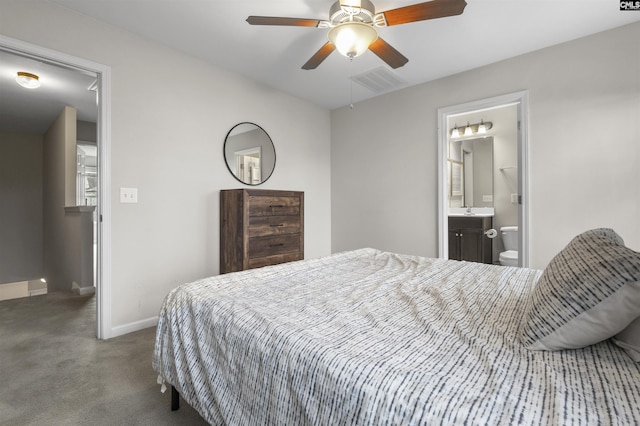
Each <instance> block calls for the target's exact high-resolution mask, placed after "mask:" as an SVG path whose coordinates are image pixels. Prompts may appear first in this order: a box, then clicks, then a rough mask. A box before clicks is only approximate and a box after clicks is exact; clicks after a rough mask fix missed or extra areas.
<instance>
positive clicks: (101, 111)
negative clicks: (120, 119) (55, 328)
mask: <svg viewBox="0 0 640 426" xmlns="http://www.w3.org/2000/svg"><path fill="white" fill-rule="evenodd" d="M0 48H1V49H3V50H6V51H9V52H13V53H16V54H18V55H23V56H28V57H31V58H34V59H37V60H41V61H43V62H47V63H49V64H52V65H58V66H63V67H67V68H71V69H78V70H83V71H89V72H92V73H95V74H96V75H97V77H98V82H97V87H98V123H97V146H98V205H97V210H96V212H97V215H98V216H97V219H98V244H97V251H98V253H97V265H96V266H97V269H98V271H97V274H96V283H95V285H96V336H97V338H98V339H108V338H110V337H112V328H111V318H112V317H111V315H112V312H111V196H110V194H111V67H109V66H107V65H103V64H99V63H97V62H93V61H89V60H87V59H83V58H79V57H76V56H72V55H68V54H66V53H62V52H58V51H56V50H52V49H48V48H45V47H41V46H37V45H35V44H31V43H27V42H24V41H21V40H16V39H13V38H10V37H6V36H3V35H1V34H0Z"/></svg>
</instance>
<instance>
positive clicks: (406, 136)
mask: <svg viewBox="0 0 640 426" xmlns="http://www.w3.org/2000/svg"><path fill="white" fill-rule="evenodd" d="M639 40H640V24H638V23H636V24H631V25H628V26H625V27H621V28H619V29H615V30H611V31H607V32H604V33H600V34H596V35H593V36H590V37H586V38H583V39H579V40H575V41H572V42H569V43H565V44H562V45H558V46H554V47H551V48H547V49H543V50H540V51H537V52H533V53H530V54H526V55H523V56H520V57H516V58H513V59H510V60H506V61H503V62H500V63H496V64H492V65H488V66H485V67H482V68H479V69H476V70H472V71H469V72H465V73H461V74H457V75H454V76H451V77H447V78H443V79H441V80H437V81H433V82H430V83H426V84H422V85H419V86H415V87H411V88H408V89H405V90H402V91H400V92H396V93H391V94H388V95H385V96H380V97H377V98H374V99H371V100H369V101H366V102H362V103H360V104H357V105H355V108H354V109H353V110H351V109H349V108H342V109H338V110H335V111H332V113H331V125H332V130H331V131H332V141H331V142H332V151H331V158H332V206H333V207H332V247H333V250H334V251H341V250H346V249H352V248H356V247H362V246H374V247H377V248H380V249H384V250H392V251H398V252H405V253H412V254H419V255H426V256H432V257H435V256H437V254H438V253H437V248H438V233H437V209H438V206H437V199H438V198H437V164H438V163H437V134H438V133H437V109H438V108H440V107H448V106H452V105H458V104H463V103H467V102H471V101H476V100H481V99H486V98H491V97H494V96H498V95H503V94H507V93H515V92H518V91H521V90H528V91H529V94H530V98H529V100H530V104H529V105H530V122H529V124H530V127H529V129H530V130H529V133H530V134H529V145H530V167H531V168H530V178H531V179H530V206H531V208H530V219H531V232H530V254H531V258H530V265H531V266H532V267H536V268H543V267H544V266H546V264H547V263H548V261H549V260H550V259H551V257H553V256H554V255H555V254H556V253H557V252H558V251H559V250H560V249H561V248H562V247H563V246H564V245H565V244H566V243H567V242H568V241H569V240H570V239H571V238H572V237H573V236H575V235H576V234H578V233H580V232H582V231H584V230H586V229H589V228H594V227H601V226H605V227H611V228H613V229H615V230H616V231H617V232H618V233H619V234H620V235H621V236H622V237H623V238H624V239H625V242H626V243H627V245H628V246H630V247H632V248H634V249H635V250H640V221H638V217H639V215H640V195H638V190H637V189H636V186H637V185H638V182H640V142H639V141H640V138H639V136H640V131H639V129H640V120H638V117H640V48H639V43H640V42H639ZM407 66H411V62H409V63H408V64H407Z"/></svg>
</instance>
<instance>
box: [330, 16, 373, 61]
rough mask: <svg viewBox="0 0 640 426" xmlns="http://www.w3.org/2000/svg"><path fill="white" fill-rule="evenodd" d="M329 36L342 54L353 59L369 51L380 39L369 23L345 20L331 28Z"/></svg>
mask: <svg viewBox="0 0 640 426" xmlns="http://www.w3.org/2000/svg"><path fill="white" fill-rule="evenodd" d="M328 37H329V41H330V42H331V43H333V44H334V45H335V46H336V49H337V50H338V52H340V54H342V55H343V56H346V57H347V58H349V59H353V58H356V57H358V56H360V55H362V54H363V53H364V52H366V51H367V49H368V48H369V46H370V45H371V43H373V42H374V41H376V40H377V39H378V32H377V31H376V29H375V28H373V27H372V26H371V25H369V24H363V23H362V22H345V23H342V24H339V25H337V26H335V27H333V28H331V29H330V30H329V34H328Z"/></svg>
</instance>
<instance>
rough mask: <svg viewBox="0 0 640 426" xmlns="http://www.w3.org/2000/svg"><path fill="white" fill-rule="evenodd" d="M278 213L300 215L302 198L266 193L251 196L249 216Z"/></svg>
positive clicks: (275, 214) (274, 214)
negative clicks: (265, 194)
mask: <svg viewBox="0 0 640 426" xmlns="http://www.w3.org/2000/svg"><path fill="white" fill-rule="evenodd" d="M277 215H280V216H283V215H286V216H298V215H300V198H298V197H278V196H264V195H259V196H250V197H249V216H277Z"/></svg>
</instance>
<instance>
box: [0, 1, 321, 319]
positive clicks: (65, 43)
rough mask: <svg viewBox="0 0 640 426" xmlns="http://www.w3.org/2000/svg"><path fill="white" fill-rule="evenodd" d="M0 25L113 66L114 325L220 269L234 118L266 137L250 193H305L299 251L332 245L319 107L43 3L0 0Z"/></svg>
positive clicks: (231, 182)
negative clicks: (127, 191) (122, 199)
mask: <svg viewBox="0 0 640 426" xmlns="http://www.w3.org/2000/svg"><path fill="white" fill-rule="evenodd" d="M0 32H1V33H2V34H3V35H5V36H8V37H13V38H16V39H20V40H24V41H27V42H29V43H33V44H36V45H39V46H43V47H46V48H50V49H54V50H57V51H61V52H64V53H67V54H71V55H74V56H77V57H80V58H84V59H88V60H91V61H94V62H98V63H101V64H105V65H108V66H110V67H111V77H112V128H111V138H112V164H111V167H112V170H111V177H112V193H111V202H112V228H113V229H112V252H113V253H112V269H113V270H112V324H113V326H114V328H123V327H126V326H127V325H128V324H132V323H136V322H138V321H143V322H144V321H146V320H147V319H149V318H153V317H155V316H156V315H157V314H158V311H159V308H160V304H161V302H162V300H163V299H164V297H165V295H166V294H167V293H168V292H169V290H171V289H172V288H174V287H176V286H177V285H179V284H181V283H183V282H186V281H191V280H195V279H198V278H201V277H204V276H209V275H213V274H217V273H218V269H219V213H218V209H219V202H218V199H219V198H218V197H219V190H220V189H225V188H237V187H240V186H241V184H240V183H239V182H238V181H236V179H235V178H234V177H233V176H231V175H230V174H229V172H228V170H227V167H226V166H225V163H224V159H223V143H224V137H225V135H226V134H227V132H228V131H229V129H231V127H233V125H235V124H236V123H239V122H243V121H251V122H254V123H256V124H258V125H260V126H261V127H263V128H264V129H265V130H266V131H267V132H268V133H269V135H270V136H271V138H272V140H273V142H274V145H275V148H276V155H277V164H276V169H275V171H274V173H273V175H272V176H271V178H270V179H269V181H268V182H267V183H266V184H264V185H262V186H261V187H260V188H265V189H289V190H300V191H305V214H306V215H305V233H306V235H305V254H306V257H307V258H311V257H318V256H321V255H326V254H328V253H329V252H330V232H329V230H330V227H331V221H330V209H331V198H330V184H329V182H330V115H329V111H327V110H325V109H323V108H319V107H317V106H314V105H312V104H310V103H308V102H306V101H302V100H300V99H297V98H294V97H291V96H289V95H286V94H283V93H281V92H278V91H275V90H273V89H270V88H268V87H265V86H263V85H261V84H258V83H256V82H253V81H251V80H248V79H246V78H243V77H241V76H238V75H236V74H232V73H230V72H227V71H224V70H222V69H220V68H217V67H214V66H211V65H209V64H207V63H204V62H202V61H200V60H196V59H194V58H193V57H190V56H187V55H184V54H182V53H179V52H177V51H175V50H172V49H170V48H168V47H164V46H161V45H158V44H155V43H152V42H149V41H146V40H144V39H142V38H140V37H138V36H136V35H133V34H130V33H127V32H125V31H123V30H120V29H118V28H115V27H112V26H109V25H106V24H103V23H101V22H99V21H96V20H94V19H91V18H87V17H84V16H82V15H79V14H76V13H74V12H70V11H68V10H66V9H63V8H60V7H58V6H56V5H53V4H50V3H46V2H45V3H42V2H38V3H36V2H24V1H3V3H2V13H0ZM193 75H200V76H202V77H203V79H202V80H201V81H198V82H196V81H195V80H194V79H193V78H192V76H193ZM120 187H137V188H138V199H139V202H138V204H120V203H119V202H118V198H119V197H118V194H119V188H120Z"/></svg>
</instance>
